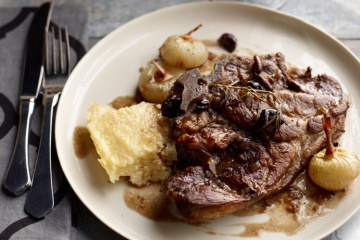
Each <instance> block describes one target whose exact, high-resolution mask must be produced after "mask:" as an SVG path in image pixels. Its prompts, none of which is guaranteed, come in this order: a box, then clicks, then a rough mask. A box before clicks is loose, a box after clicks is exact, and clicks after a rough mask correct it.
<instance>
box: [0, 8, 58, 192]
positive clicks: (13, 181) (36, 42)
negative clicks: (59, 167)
mask: <svg viewBox="0 0 360 240" xmlns="http://www.w3.org/2000/svg"><path fill="white" fill-rule="evenodd" d="M51 12H52V2H47V3H44V4H43V5H41V6H40V7H39V8H38V10H37V11H36V13H35V15H34V18H33V20H32V22H31V24H30V28H29V32H28V35H27V40H26V50H25V56H24V63H23V64H24V65H23V71H22V87H21V91H20V102H19V116H20V118H19V125H18V129H17V135H16V141H15V146H14V150H13V153H12V156H11V160H10V163H9V166H8V169H7V171H6V175H5V178H4V182H3V185H4V187H5V188H6V189H7V190H8V191H10V192H11V193H13V194H15V195H20V194H22V193H23V192H25V190H26V189H28V188H29V187H30V185H31V178H30V171H29V149H28V147H29V134H30V123H31V117H32V114H33V112H34V107H35V100H36V98H37V97H38V95H39V91H40V86H41V84H42V81H43V78H44V67H43V58H44V54H43V50H44V41H45V40H44V31H45V28H48V26H49V24H50V17H51Z"/></svg>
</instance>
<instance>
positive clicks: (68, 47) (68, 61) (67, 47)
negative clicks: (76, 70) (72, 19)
mask: <svg viewBox="0 0 360 240" xmlns="http://www.w3.org/2000/svg"><path fill="white" fill-rule="evenodd" d="M65 50H66V59H67V64H66V66H67V73H68V74H70V71H71V59H70V42H69V32H68V29H67V26H65Z"/></svg>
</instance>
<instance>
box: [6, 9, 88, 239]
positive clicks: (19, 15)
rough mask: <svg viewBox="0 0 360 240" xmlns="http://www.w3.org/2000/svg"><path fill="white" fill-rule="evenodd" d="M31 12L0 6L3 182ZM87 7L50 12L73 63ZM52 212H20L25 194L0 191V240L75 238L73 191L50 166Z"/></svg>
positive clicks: (83, 39)
mask: <svg viewBox="0 0 360 240" xmlns="http://www.w3.org/2000/svg"><path fill="white" fill-rule="evenodd" d="M35 11H36V8H0V181H1V185H2V181H3V179H4V175H5V172H6V169H7V167H8V164H9V161H10V158H11V154H12V151H13V146H14V141H15V135H16V130H17V123H18V118H19V116H18V102H19V91H20V81H21V68H22V61H23V53H24V49H25V40H26V36H27V32H28V28H29V24H30V22H31V20H32V18H33V16H34V13H35ZM88 15H89V9H88V8H87V7H86V6H84V5H60V6H55V7H54V9H53V16H52V19H51V24H52V25H58V26H63V25H67V26H68V30H69V35H70V45H71V52H72V59H73V60H74V61H75V62H76V61H77V60H79V59H80V58H81V57H82V56H83V55H84V54H85V52H86V46H87V41H88V37H87V25H88V24H87V23H88ZM41 115H42V106H41V100H40V101H38V103H37V107H36V111H35V116H34V117H33V119H34V122H33V124H32V129H31V134H30V146H29V153H30V156H29V158H30V170H31V175H32V172H33V170H34V165H35V161H36V152H37V147H38V142H39V139H40V136H39V132H40V127H39V125H40V124H39V123H40V122H41ZM52 167H53V172H54V183H55V184H54V193H55V194H54V195H55V208H54V210H53V211H52V212H51V213H50V214H49V215H47V216H46V217H45V218H42V219H35V218H32V217H30V216H28V215H27V214H26V213H25V211H24V203H25V200H26V195H27V193H24V194H23V195H21V196H18V197H15V196H13V195H11V194H9V193H8V192H7V191H6V190H5V189H4V188H3V187H1V190H0V239H1V240H5V239H76V222H75V221H74V219H75V218H74V217H73V214H72V212H73V209H72V201H73V199H74V198H73V196H74V194H73V192H72V190H71V188H70V186H69V184H68V183H67V181H66V179H65V177H64V175H63V173H62V171H61V167H60V165H59V162H57V161H55V162H54V163H53V166H52Z"/></svg>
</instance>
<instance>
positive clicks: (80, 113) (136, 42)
mask: <svg viewBox="0 0 360 240" xmlns="http://www.w3.org/2000/svg"><path fill="white" fill-rule="evenodd" d="M199 23H202V24H203V27H202V28H201V29H200V30H198V31H197V32H196V33H195V34H194V37H196V38H199V39H207V40H209V39H212V40H216V39H217V38H218V37H219V36H220V35H221V34H222V33H224V32H230V33H233V34H234V35H236V36H237V37H238V39H239V48H241V49H242V50H244V51H248V50H249V49H250V51H254V52H256V53H274V52H277V51H280V52H282V53H284V54H285V56H286V59H287V60H288V61H290V62H292V63H293V64H295V65H296V66H298V67H307V66H309V65H310V66H312V67H313V69H314V71H315V72H318V73H328V74H329V75H332V76H334V77H336V78H337V79H340V81H341V82H342V83H343V85H344V86H345V87H346V89H347V91H348V92H349V95H350V96H351V97H352V107H351V110H350V112H349V115H348V122H347V128H348V131H347V132H346V133H345V136H344V138H343V143H342V144H343V145H347V147H348V148H350V149H352V150H353V151H355V152H357V154H359V148H356V147H355V146H356V145H357V146H359V143H360V140H359V136H360V134H359V130H358V127H357V125H358V124H357V119H359V114H358V112H357V108H356V106H360V94H359V92H358V91H359V90H360V86H359V83H360V81H359V76H360V64H359V61H358V60H357V58H356V57H355V56H354V55H353V54H352V53H351V52H349V50H347V49H346V48H345V47H344V46H343V45H342V44H341V43H339V42H338V41H337V40H335V39H334V38H332V37H331V36H329V35H327V34H326V33H324V32H322V31H320V30H319V29H317V28H315V27H313V26H311V25H309V24H307V23H305V22H303V21H301V20H299V19H297V18H294V17H292V16H289V15H286V14H282V13H279V12H275V11H272V10H268V9H265V8H260V7H255V6H251V5H245V4H239V3H226V2H203V3H191V4H185V5H179V6H175V7H170V8H166V9H162V10H158V11H155V12H153V13H150V14H147V15H144V16H142V17H140V18H137V19H135V20H133V21H131V22H129V23H127V24H125V25H123V26H121V27H120V28H118V29H117V30H115V31H114V32H112V33H111V34H109V35H108V36H107V37H105V38H104V39H103V40H101V41H100V42H99V43H98V44H97V45H96V46H94V47H93V48H92V49H91V50H90V51H89V53H88V54H87V55H86V56H85V57H84V58H83V59H82V60H81V62H80V63H79V64H78V65H77V67H76V68H75V70H74V71H73V73H72V74H71V76H70V78H69V80H68V83H67V84H66V86H65V89H64V91H63V94H62V97H61V101H60V105H59V107H58V112H57V119H56V144H57V150H58V153H59V158H60V162H61V166H62V168H63V171H64V173H65V175H66V177H67V179H68V181H69V182H70V184H71V186H72V188H73V190H74V191H75V192H76V194H77V195H78V197H79V198H80V199H81V200H82V201H83V203H84V204H85V205H86V206H87V207H88V208H89V209H90V210H91V211H92V212H93V213H94V214H95V215H96V216H97V217H98V218H99V219H100V220H101V221H102V222H104V223H105V224H106V225H108V226H109V227H110V228H112V229H113V230H115V231H116V232H118V233H119V234H121V235H123V236H125V237H127V238H130V239H158V240H160V239H189V240H190V239H197V240H200V239H219V238H221V239H234V237H232V236H229V235H227V233H228V234H230V233H239V232H241V229H240V228H239V227H235V226H231V225H232V224H233V223H236V221H239V217H237V218H234V217H231V216H229V217H225V218H222V219H220V220H216V221H214V222H213V223H212V224H211V227H212V228H213V231H214V232H218V233H225V235H222V236H221V237H220V236H219V235H214V234H208V233H206V232H204V231H202V230H201V229H199V228H198V227H196V226H191V225H188V224H182V223H161V222H154V221H151V220H149V219H147V218H145V217H142V216H141V215H140V214H138V213H137V212H135V211H133V210H131V209H129V208H127V206H126V205H125V203H124V200H123V189H124V185H123V184H122V183H116V184H109V183H108V181H107V178H106V175H105V174H104V171H103V170H102V169H101V167H100V165H99V164H98V163H97V162H96V161H94V160H93V161H90V160H88V159H78V158H77V157H76V156H75V155H74V148H73V141H72V138H73V130H74V128H75V127H76V126H85V125H86V118H85V116H86V111H87V109H88V108H89V107H90V105H91V104H93V103H94V102H98V103H104V104H106V103H109V102H111V101H112V100H113V99H114V98H116V97H118V96H121V95H131V94H133V93H134V92H135V89H136V85H137V80H138V77H139V68H140V67H143V66H145V65H146V64H147V63H148V61H149V60H151V59H153V58H154V57H156V56H157V54H158V48H159V47H160V45H161V44H162V43H163V41H164V40H165V39H166V38H167V37H168V36H169V35H172V34H178V33H186V32H188V31H189V30H190V29H192V28H194V27H195V26H197V25H198V24H199ZM359 185H360V183H359V180H356V181H355V182H354V183H353V185H352V186H351V188H350V190H349V192H348V193H347V195H346V197H344V198H343V199H342V201H341V202H340V204H339V205H338V207H337V208H336V209H335V210H334V211H333V212H332V213H330V214H328V215H326V216H324V217H320V218H318V219H317V220H316V221H314V222H312V223H311V224H309V225H308V226H307V227H305V228H304V229H302V230H301V231H299V232H298V233H296V234H295V235H292V236H289V239H320V238H322V237H324V236H326V235H328V234H330V233H331V232H332V231H334V230H335V229H336V228H338V227H339V226H341V225H342V224H343V223H344V222H346V221H347V220H348V219H349V218H350V217H351V216H352V215H353V214H354V213H355V212H356V210H357V209H358V208H359V203H360V192H359V191H358V190H356V189H359V187H360V186H359ZM279 236H284V235H281V234H269V235H264V236H262V237H261V238H262V239H278V238H279ZM251 239H254V238H251Z"/></svg>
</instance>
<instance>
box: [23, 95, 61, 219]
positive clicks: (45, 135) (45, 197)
mask: <svg viewBox="0 0 360 240" xmlns="http://www.w3.org/2000/svg"><path fill="white" fill-rule="evenodd" d="M59 96H60V94H55V95H53V96H46V98H45V101H44V117H43V123H42V131H41V138H40V144H39V150H38V155H37V160H36V167H35V172H34V177H33V184H32V186H31V188H30V191H29V193H28V195H27V198H26V202H25V211H26V212H27V213H28V214H30V215H31V216H33V217H35V218H41V217H44V216H45V215H47V214H48V213H49V212H51V211H52V209H53V208H54V194H53V185H52V169H51V163H52V157H53V155H52V154H54V153H56V150H55V149H54V148H53V125H54V116H55V111H56V106H57V103H58V100H59ZM53 151H55V152H54V153H53Z"/></svg>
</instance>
